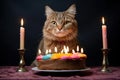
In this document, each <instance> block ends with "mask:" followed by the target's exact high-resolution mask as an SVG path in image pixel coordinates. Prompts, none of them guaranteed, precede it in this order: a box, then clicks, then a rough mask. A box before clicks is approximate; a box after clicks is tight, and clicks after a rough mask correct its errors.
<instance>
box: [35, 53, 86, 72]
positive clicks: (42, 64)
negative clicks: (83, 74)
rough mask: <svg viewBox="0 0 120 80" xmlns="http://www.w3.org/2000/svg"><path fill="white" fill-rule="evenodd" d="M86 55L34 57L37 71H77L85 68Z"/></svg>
mask: <svg viewBox="0 0 120 80" xmlns="http://www.w3.org/2000/svg"><path fill="white" fill-rule="evenodd" d="M86 58H87V56H86V54H83V53H52V54H45V55H41V54H40V55H38V56H37V57H36V60H37V63H38V66H37V67H38V69H42V70H77V69H84V68H86V64H85V61H86Z"/></svg>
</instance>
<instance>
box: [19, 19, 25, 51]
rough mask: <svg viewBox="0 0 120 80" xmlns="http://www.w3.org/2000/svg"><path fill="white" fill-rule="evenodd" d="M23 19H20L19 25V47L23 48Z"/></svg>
mask: <svg viewBox="0 0 120 80" xmlns="http://www.w3.org/2000/svg"><path fill="white" fill-rule="evenodd" d="M23 24H24V21H23V18H22V19H21V27H20V49H24V38H25V29H24V27H23Z"/></svg>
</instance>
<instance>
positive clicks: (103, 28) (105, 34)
mask: <svg viewBox="0 0 120 80" xmlns="http://www.w3.org/2000/svg"><path fill="white" fill-rule="evenodd" d="M102 40H103V49H107V26H106V25H105V19H104V17H102Z"/></svg>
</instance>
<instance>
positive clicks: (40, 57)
mask: <svg viewBox="0 0 120 80" xmlns="http://www.w3.org/2000/svg"><path fill="white" fill-rule="evenodd" d="M41 53H42V52H41V50H40V49H39V50H38V54H39V55H38V56H37V57H36V59H37V60H41V59H42V58H43V56H42V55H41Z"/></svg>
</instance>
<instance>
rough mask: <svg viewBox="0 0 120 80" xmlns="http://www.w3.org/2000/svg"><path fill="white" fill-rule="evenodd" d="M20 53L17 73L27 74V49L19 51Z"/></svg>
mask: <svg viewBox="0 0 120 80" xmlns="http://www.w3.org/2000/svg"><path fill="white" fill-rule="evenodd" d="M18 51H19V54H20V62H19V68H18V70H17V72H26V71H27V69H26V68H25V60H24V53H25V49H18Z"/></svg>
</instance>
